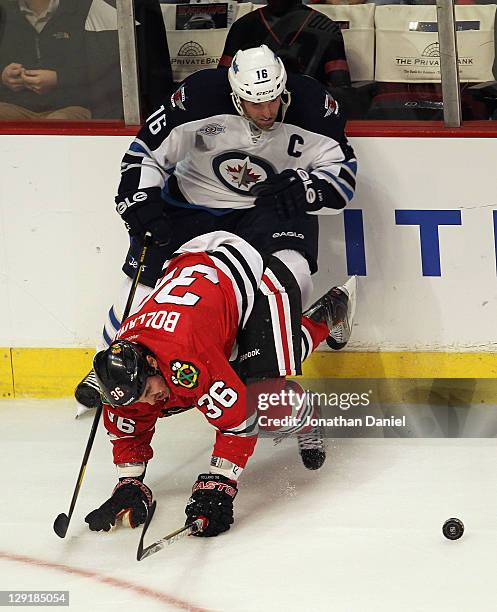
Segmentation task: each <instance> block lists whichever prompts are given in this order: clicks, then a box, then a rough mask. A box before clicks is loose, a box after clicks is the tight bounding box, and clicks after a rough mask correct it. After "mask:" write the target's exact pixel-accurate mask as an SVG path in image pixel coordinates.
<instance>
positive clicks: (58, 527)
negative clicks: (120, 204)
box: [53, 232, 152, 538]
mask: <svg viewBox="0 0 497 612" xmlns="http://www.w3.org/2000/svg"><path fill="white" fill-rule="evenodd" d="M151 239H152V235H151V234H150V232H147V233H146V234H145V238H144V240H143V247H142V250H141V253H140V259H139V261H138V265H137V266H136V272H135V275H134V277H133V282H132V283H131V289H130V290H129V295H128V300H127V302H126V306H125V308H124V313H123V318H122V321H124V320H125V319H127V318H128V315H129V311H130V309H131V304H132V303H133V299H134V297H135V293H136V287H137V285H138V283H139V281H140V276H141V273H142V264H143V261H144V259H145V255H146V254H147V251H148V248H149V246H150V242H151ZM102 408H103V405H102V403H101V402H100V404H99V405H98V407H97V410H96V412H95V417H94V418H93V423H92V426H91V431H90V437H89V438H88V442H87V443H86V449H85V454H84V455H83V461H82V462H81V467H80V468H79V474H78V480H77V481H76V487H75V489H74V493H73V495H72V499H71V505H70V506H69V513H68V514H64V513H62V514H59V516H58V517H57V518H56V519H55V521H54V524H53V530H54V531H55V533H56V534H57V535H58V536H59V538H65V537H66V533H67V529H68V527H69V521H70V520H71V517H72V513H73V512H74V507H75V505H76V500H77V499H78V495H79V490H80V489H81V484H82V483H83V478H84V475H85V471H86V466H87V464H88V458H89V456H90V451H91V448H92V446H93V441H94V440H95V436H96V433H97V428H98V422H99V421H100V415H101V414H102Z"/></svg>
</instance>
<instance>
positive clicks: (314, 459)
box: [297, 426, 326, 470]
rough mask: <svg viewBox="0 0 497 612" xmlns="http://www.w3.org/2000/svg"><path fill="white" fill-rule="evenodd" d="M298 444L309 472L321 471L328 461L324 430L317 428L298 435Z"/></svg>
mask: <svg viewBox="0 0 497 612" xmlns="http://www.w3.org/2000/svg"><path fill="white" fill-rule="evenodd" d="M297 442H298V446H299V453H300V457H301V458H302V463H303V464H304V466H305V467H306V468H307V469H308V470H319V468H320V467H321V466H322V465H323V463H324V462H325V460H326V450H325V447H324V442H323V431H322V428H321V427H319V426H316V427H313V428H312V429H311V431H310V432H309V433H303V434H298V435H297Z"/></svg>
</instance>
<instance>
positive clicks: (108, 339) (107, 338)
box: [102, 327, 112, 346]
mask: <svg viewBox="0 0 497 612" xmlns="http://www.w3.org/2000/svg"><path fill="white" fill-rule="evenodd" d="M102 336H103V338H104V342H105V344H106V345H107V346H110V344H111V342H112V340H111V339H110V336H109V334H108V333H107V330H106V329H105V327H104V328H103V329H102Z"/></svg>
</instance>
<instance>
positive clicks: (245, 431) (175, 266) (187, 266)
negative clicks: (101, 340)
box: [104, 232, 262, 468]
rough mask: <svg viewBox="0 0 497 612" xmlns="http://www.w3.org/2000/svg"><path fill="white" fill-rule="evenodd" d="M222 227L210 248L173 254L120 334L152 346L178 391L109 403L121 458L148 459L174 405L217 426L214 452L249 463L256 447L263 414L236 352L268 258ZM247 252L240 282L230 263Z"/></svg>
mask: <svg viewBox="0 0 497 612" xmlns="http://www.w3.org/2000/svg"><path fill="white" fill-rule="evenodd" d="M215 234H217V235H218V236H216V235H215ZM215 234H212V235H206V236H207V237H209V236H212V237H213V238H212V239H211V240H210V242H209V241H208V243H209V244H210V245H211V246H212V245H214V246H215V250H213V251H212V252H211V253H210V254H207V253H205V252H198V253H192V252H187V253H183V254H180V255H178V256H177V257H175V258H174V259H172V260H171V261H170V262H168V263H167V265H166V267H165V270H164V276H163V278H162V279H161V280H160V281H159V283H158V284H157V286H156V288H155V289H154V291H153V292H152V293H151V294H150V295H149V297H147V298H146V299H145V301H144V302H142V304H141V306H140V307H139V310H138V311H137V312H135V313H134V314H133V315H132V316H130V317H129V318H128V319H126V321H125V322H124V323H123V325H122V326H121V328H120V329H119V331H118V334H117V336H116V339H118V338H122V339H126V340H130V341H132V342H137V343H139V344H142V345H143V346H145V347H147V348H148V349H149V350H150V351H152V353H153V354H154V355H155V357H156V358H157V360H158V363H159V368H160V371H161V373H162V375H163V376H164V378H165V381H166V383H167V385H168V387H169V389H170V392H171V394H170V397H169V398H168V399H167V400H166V401H163V402H158V403H156V404H154V405H153V406H152V405H150V404H145V403H138V402H137V403H135V404H133V405H130V406H121V407H113V406H105V412H104V423H105V426H106V428H107V430H108V432H109V434H110V436H111V439H112V442H113V445H114V462H115V463H116V464H117V463H128V462H141V461H148V460H149V459H150V458H151V457H152V455H153V452H152V449H151V446H150V441H151V439H152V436H153V433H154V428H155V423H156V421H157V419H158V418H159V417H160V416H167V413H168V411H169V410H171V411H177V409H178V408H188V407H192V406H194V407H196V408H198V409H199V410H200V411H201V412H202V413H203V414H204V416H205V417H206V418H207V420H208V421H209V423H211V424H212V425H214V427H216V429H217V433H216V441H215V445H214V452H213V456H214V457H219V458H223V459H227V460H228V461H231V462H232V463H234V464H235V465H236V466H239V467H241V468H243V467H244V466H245V464H246V462H247V459H248V458H249V456H250V455H251V454H252V452H253V449H254V446H255V443H256V435H257V428H256V416H257V415H256V414H255V412H254V411H253V410H252V412H251V413H248V412H247V411H248V410H249V409H248V408H247V406H246V393H245V386H244V384H243V383H242V381H241V380H240V379H239V377H238V376H237V375H236V374H235V372H234V370H233V369H232V368H231V366H230V364H229V357H230V355H231V352H232V349H233V346H234V344H235V340H236V335H237V331H238V328H239V326H242V325H243V323H244V321H246V319H247V317H248V314H249V312H250V309H251V305H252V304H253V300H254V295H255V292H256V291H257V282H256V281H255V279H256V278H259V279H260V277H261V275H262V260H261V258H260V256H259V254H258V253H257V252H256V251H255V250H254V249H252V247H250V246H249V245H248V244H247V243H244V242H243V241H242V240H241V239H239V238H236V237H234V236H233V237H232V239H231V244H230V243H229V242H230V239H228V242H226V236H231V235H227V234H224V242H222V240H221V238H222V234H223V233H221V232H216V233H215ZM220 234H221V238H220V237H219V235H220ZM202 238H203V237H202ZM192 243H193V244H194V246H195V244H197V243H198V245H200V246H202V247H205V246H206V244H205V239H204V242H202V241H201V240H200V239H196V241H191V243H188V245H190V246H189V248H190V249H191V248H192V246H191V245H192ZM220 245H221V246H220ZM186 246H187V245H185V247H184V248H185V249H186ZM200 246H199V248H200ZM242 257H243V261H244V265H245V269H246V270H247V271H248V274H247V280H246V281H245V282H243V280H242V282H240V279H238V283H237V282H235V280H234V278H233V276H231V275H230V269H233V268H232V265H231V264H232V262H233V261H241V258H242ZM230 258H231V263H230ZM247 260H248V262H247ZM247 263H248V266H247ZM238 267H240V266H238ZM248 268H250V270H248ZM223 270H224V271H223ZM249 277H250V280H248V279H249Z"/></svg>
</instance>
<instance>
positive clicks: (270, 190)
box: [250, 168, 324, 220]
mask: <svg viewBox="0 0 497 612" xmlns="http://www.w3.org/2000/svg"><path fill="white" fill-rule="evenodd" d="M322 183H323V181H322V180H321V179H318V178H316V177H314V176H313V175H312V174H309V173H308V172H306V171H305V170H302V168H299V169H298V170H283V172H280V174H274V175H273V176H269V177H268V178H267V179H266V180H265V181H261V182H260V183H256V184H255V185H253V187H252V188H251V190H250V194H251V195H253V196H254V197H255V202H254V204H255V205H256V206H267V207H274V208H275V209H276V212H277V213H278V216H279V217H280V218H281V219H285V220H287V219H292V218H293V217H297V216H301V215H303V214H305V213H306V212H309V211H313V210H319V209H320V208H322V207H323V205H324V194H323V186H322Z"/></svg>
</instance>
